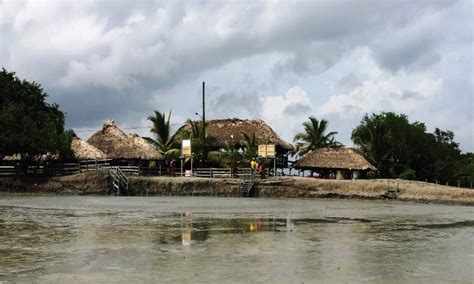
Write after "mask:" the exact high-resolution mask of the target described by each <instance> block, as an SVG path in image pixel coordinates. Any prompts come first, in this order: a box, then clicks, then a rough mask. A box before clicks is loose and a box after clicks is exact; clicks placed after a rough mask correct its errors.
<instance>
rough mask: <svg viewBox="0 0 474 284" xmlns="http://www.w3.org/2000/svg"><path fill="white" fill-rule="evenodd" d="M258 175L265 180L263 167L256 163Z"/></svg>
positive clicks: (261, 164)
mask: <svg viewBox="0 0 474 284" xmlns="http://www.w3.org/2000/svg"><path fill="white" fill-rule="evenodd" d="M258 173H259V174H260V178H262V179H263V178H265V168H264V167H263V163H258Z"/></svg>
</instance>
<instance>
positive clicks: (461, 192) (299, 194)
mask: <svg viewBox="0 0 474 284" xmlns="http://www.w3.org/2000/svg"><path fill="white" fill-rule="evenodd" d="M238 186H239V183H238V180H235V179H207V178H190V177H130V178H129V192H128V195H138V196H220V197H237V196H238ZM0 193H2V194H8V193H13V194H21V193H25V194H61V195H67V194H72V195H106V194H109V193H110V186H109V181H108V178H107V176H105V175H102V174H98V173H81V174H76V175H71V176H65V177H55V178H49V179H38V178H35V179H33V178H21V179H17V178H1V179H0ZM253 196H255V197H273V198H278V197H282V198H344V199H350V198H354V199H396V200H402V201H416V202H431V203H449V204H463V205H474V190H472V189H466V188H457V187H450V186H441V185H435V184H431V183H425V182H418V181H406V180H394V179H390V180H389V179H375V180H323V179H313V178H301V177H282V178H278V179H271V178H269V179H266V180H262V181H258V182H257V183H256V184H255V189H254V191H253Z"/></svg>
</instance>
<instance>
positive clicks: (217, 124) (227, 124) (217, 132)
mask: <svg viewBox="0 0 474 284" xmlns="http://www.w3.org/2000/svg"><path fill="white" fill-rule="evenodd" d="M196 123H197V124H202V122H201V121H197V122H196ZM180 130H185V131H189V130H190V127H189V125H185V126H183V127H182V128H181V129H180ZM180 130H178V133H179V132H180ZM242 133H245V134H247V135H248V136H249V137H252V135H253V134H254V133H255V137H256V140H257V143H258V144H270V143H273V144H275V145H276V146H277V147H279V148H281V149H283V150H285V151H292V150H293V149H294V148H293V146H292V145H291V144H289V143H288V142H286V141H285V140H283V139H282V138H281V137H280V136H278V134H277V133H276V132H275V131H274V130H273V129H272V128H271V127H270V126H269V125H268V124H266V123H265V121H263V120H261V119H245V120H242V119H237V118H234V119H216V120H207V121H206V136H212V137H214V138H215V142H214V143H215V144H216V145H213V146H216V147H222V146H224V144H233V145H240V144H241V142H242V140H244V136H243V134H242Z"/></svg>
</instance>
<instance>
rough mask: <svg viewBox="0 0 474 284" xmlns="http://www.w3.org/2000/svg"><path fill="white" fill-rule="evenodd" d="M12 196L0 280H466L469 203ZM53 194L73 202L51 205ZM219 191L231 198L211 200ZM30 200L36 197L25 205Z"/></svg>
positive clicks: (2, 212)
mask: <svg viewBox="0 0 474 284" xmlns="http://www.w3.org/2000/svg"><path fill="white" fill-rule="evenodd" d="M58 200H59V201H58ZM162 201H165V202H162ZM1 202H2V201H1V200H0V203H1ZM15 202H17V203H18V204H20V205H22V204H25V202H29V203H28V205H29V207H26V206H25V207H21V206H19V207H14V208H13V207H8V206H5V205H3V206H0V258H1V261H0V280H2V281H3V280H5V281H19V282H61V283H62V282H67V281H70V280H71V279H73V280H74V281H73V282H92V283H93V282H156V281H161V282H179V283H181V282H185V283H187V282H196V281H200V282H222V279H226V281H227V282H286V283H293V282H307V283H312V282H314V280H315V279H324V280H326V282H331V283H333V282H353V281H356V282H357V281H367V282H376V283H386V282H390V283H392V282H393V283H399V282H428V283H429V282H433V280H434V281H435V282H436V281H439V282H447V281H459V282H461V283H464V282H468V283H469V281H470V280H472V272H471V270H470V268H471V266H472V263H473V253H472V249H473V246H472V234H474V221H473V219H472V216H473V215H472V213H473V212H472V209H470V208H462V207H454V206H453V207H449V206H444V207H443V206H429V207H428V206H427V207H423V206H421V205H416V206H415V205H405V204H396V205H391V206H387V205H386V204H383V206H374V204H375V205H377V203H374V202H358V201H351V202H341V201H338V202H329V201H325V202H320V203H316V201H311V202H307V203H305V202H302V201H284V202H283V201H272V200H258V206H256V204H257V201H256V200H248V199H246V200H243V199H235V198H234V199H228V200H227V199H222V198H220V199H213V198H192V199H191V198H190V199H183V198H175V199H172V198H135V199H131V198H130V199H123V198H107V199H106V198H103V199H102V198H96V197H88V198H78V197H74V198H69V199H68V198H64V199H61V198H57V199H54V200H50V199H47V198H44V199H41V198H38V199H33V198H32V199H31V200H27V201H25V200H24V199H18V200H17V201H15ZM61 202H63V203H62V204H65V203H67V202H69V203H67V204H71V205H68V206H69V207H68V208H64V207H60V206H59V208H58V205H57V204H58V203H61ZM81 202H82V205H81V206H82V207H80V206H78V205H77V204H78V203H79V204H81ZM133 202H135V203H133ZM147 202H149V204H148V205H147ZM222 202H227V203H228V204H231V205H232V206H231V207H228V208H222V207H218V206H219V204H222ZM280 202H283V203H280ZM10 203H11V202H10ZM37 204H40V205H41V206H43V207H44V208H45V209H34V208H32V206H33V205H36V206H38V205H37ZM84 204H85V205H84ZM98 204H100V206H99V205H98ZM134 204H135V205H134ZM328 205H330V206H328ZM63 206H65V205H63ZM146 206H148V209H146ZM75 207H79V208H77V209H72V208H75ZM262 208H263V209H262ZM407 209H409V210H411V211H410V212H406V211H407ZM440 212H441V213H443V214H440ZM418 213H419V214H418Z"/></svg>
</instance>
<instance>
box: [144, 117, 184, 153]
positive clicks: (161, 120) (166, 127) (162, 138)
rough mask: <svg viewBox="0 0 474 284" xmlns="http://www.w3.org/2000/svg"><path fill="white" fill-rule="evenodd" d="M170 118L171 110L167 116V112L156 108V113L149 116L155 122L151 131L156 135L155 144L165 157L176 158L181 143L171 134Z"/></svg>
mask: <svg viewBox="0 0 474 284" xmlns="http://www.w3.org/2000/svg"><path fill="white" fill-rule="evenodd" d="M170 119H171V111H170V112H169V114H168V116H166V114H165V113H161V112H159V111H156V110H155V113H154V115H151V116H149V117H148V120H150V121H151V122H152V123H153V125H152V127H151V129H150V132H151V133H153V135H154V138H155V140H154V144H155V145H156V146H157V148H158V151H159V152H160V153H161V154H162V155H164V156H165V158H170V157H172V158H175V156H176V153H177V152H179V145H178V143H177V142H176V140H175V139H174V135H171V124H170Z"/></svg>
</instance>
